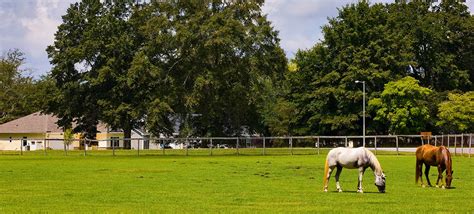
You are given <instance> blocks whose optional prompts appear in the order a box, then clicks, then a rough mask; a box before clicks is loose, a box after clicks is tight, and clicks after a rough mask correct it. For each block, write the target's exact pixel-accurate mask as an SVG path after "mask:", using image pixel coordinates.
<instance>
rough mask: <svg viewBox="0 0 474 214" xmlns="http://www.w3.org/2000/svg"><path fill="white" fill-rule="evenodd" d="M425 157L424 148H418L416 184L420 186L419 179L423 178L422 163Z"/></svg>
mask: <svg viewBox="0 0 474 214" xmlns="http://www.w3.org/2000/svg"><path fill="white" fill-rule="evenodd" d="M422 156H423V148H421V147H418V148H417V149H416V170H415V183H416V184H418V179H419V178H420V176H421V167H422V166H423V163H422V162H421V158H422Z"/></svg>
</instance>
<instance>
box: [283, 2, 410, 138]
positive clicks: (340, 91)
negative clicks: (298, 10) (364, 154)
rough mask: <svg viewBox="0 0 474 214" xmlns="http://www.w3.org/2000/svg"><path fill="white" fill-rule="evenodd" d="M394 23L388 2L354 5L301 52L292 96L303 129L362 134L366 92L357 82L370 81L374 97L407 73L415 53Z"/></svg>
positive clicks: (291, 78)
mask: <svg viewBox="0 0 474 214" xmlns="http://www.w3.org/2000/svg"><path fill="white" fill-rule="evenodd" d="M392 25H393V21H392V19H391V17H390V16H389V14H388V13H387V12H386V9H385V6H384V5H382V4H375V5H372V6H370V5H369V4H368V3H365V2H361V3H358V4H352V5H348V6H346V7H344V8H342V9H341V10H340V11H339V15H338V16H337V17H335V18H331V19H330V20H329V24H328V25H326V26H324V27H323V33H324V39H323V41H322V42H321V43H319V44H316V45H315V46H314V47H313V48H311V49H309V50H305V51H299V52H298V53H297V54H296V57H295V59H294V63H296V64H297V65H298V70H297V71H296V72H293V73H292V75H291V76H290V79H289V81H290V85H291V90H290V94H289V100H290V101H293V102H295V104H296V106H297V109H298V110H299V113H298V120H299V128H298V129H299V131H298V132H299V133H300V134H355V133H359V130H361V129H362V128H361V125H362V123H361V118H362V106H361V105H360V104H361V103H362V98H363V96H362V90H361V87H360V86H359V85H357V84H355V83H354V81H355V80H360V81H365V82H366V84H367V93H368V96H369V97H372V96H373V94H374V93H377V92H380V91H381V90H382V89H383V85H384V84H385V83H386V82H388V81H391V80H394V79H397V78H400V77H401V76H403V75H404V74H405V70H406V67H407V66H408V65H409V64H410V59H411V58H412V57H413V54H411V53H410V52H409V43H408V42H406V41H407V39H406V35H404V34H403V33H400V32H397V31H393V30H391V27H392Z"/></svg>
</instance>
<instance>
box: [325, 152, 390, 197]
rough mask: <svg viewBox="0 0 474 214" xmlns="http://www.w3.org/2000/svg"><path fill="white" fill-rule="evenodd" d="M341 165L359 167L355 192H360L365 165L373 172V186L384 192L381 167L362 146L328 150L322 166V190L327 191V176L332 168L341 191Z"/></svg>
mask: <svg viewBox="0 0 474 214" xmlns="http://www.w3.org/2000/svg"><path fill="white" fill-rule="evenodd" d="M342 167H345V168H348V169H359V183H358V185H357V192H360V193H362V192H363V190H362V177H363V176H364V172H365V170H366V169H367V167H370V168H371V169H372V171H374V174H375V186H377V188H378V189H379V192H382V193H384V192H385V174H383V171H382V167H380V163H379V161H378V160H377V157H375V155H374V154H373V153H372V152H371V151H369V150H368V149H366V148H364V147H359V148H343V147H339V148H334V149H331V151H329V153H328V156H327V158H326V165H325V167H324V191H325V192H327V191H328V183H329V178H330V177H331V173H332V171H333V170H334V168H337V171H336V188H337V190H338V191H339V192H342V189H341V186H340V185H339V175H341V171H342Z"/></svg>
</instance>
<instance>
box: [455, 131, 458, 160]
mask: <svg viewBox="0 0 474 214" xmlns="http://www.w3.org/2000/svg"><path fill="white" fill-rule="evenodd" d="M457 140H458V136H457V135H454V156H456V154H457V153H456V144H457Z"/></svg>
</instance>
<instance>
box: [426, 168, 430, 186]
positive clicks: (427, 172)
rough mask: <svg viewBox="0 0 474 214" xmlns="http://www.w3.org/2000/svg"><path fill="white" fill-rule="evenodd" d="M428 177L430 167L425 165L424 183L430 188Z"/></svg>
mask: <svg viewBox="0 0 474 214" xmlns="http://www.w3.org/2000/svg"><path fill="white" fill-rule="evenodd" d="M429 175H430V165H428V164H425V176H426V182H427V183H428V186H431V182H430V178H429Z"/></svg>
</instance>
